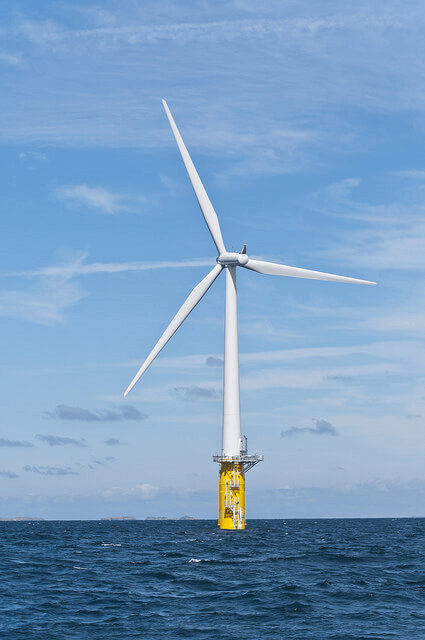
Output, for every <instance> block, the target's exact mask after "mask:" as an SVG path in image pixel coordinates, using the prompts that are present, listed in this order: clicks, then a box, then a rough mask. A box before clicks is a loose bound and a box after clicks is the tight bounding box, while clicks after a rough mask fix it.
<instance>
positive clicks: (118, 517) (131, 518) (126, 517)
mask: <svg viewBox="0 0 425 640" xmlns="http://www.w3.org/2000/svg"><path fill="white" fill-rule="evenodd" d="M136 519H137V518H135V517H134V516H111V517H110V518H101V520H136Z"/></svg>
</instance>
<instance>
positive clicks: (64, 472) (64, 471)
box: [24, 464, 78, 476]
mask: <svg viewBox="0 0 425 640" xmlns="http://www.w3.org/2000/svg"><path fill="white" fill-rule="evenodd" d="M24 469H25V471H30V472H31V473H37V474H39V475H41V476H77V475H78V471H74V469H71V467H49V466H47V467H44V466H42V467H36V466H32V465H29V464H27V465H25V467H24Z"/></svg>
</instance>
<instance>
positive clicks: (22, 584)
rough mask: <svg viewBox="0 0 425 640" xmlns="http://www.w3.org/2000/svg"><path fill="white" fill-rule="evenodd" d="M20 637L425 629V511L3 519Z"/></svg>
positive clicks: (1, 535) (6, 631)
mask: <svg viewBox="0 0 425 640" xmlns="http://www.w3.org/2000/svg"><path fill="white" fill-rule="evenodd" d="M0 558H1V574H0V577H1V582H0V593H1V597H0V637H1V638H7V640H18V639H19V640H20V639H22V640H23V639H25V640H33V639H35V638H37V640H38V639H42V640H53V639H54V640H62V639H68V638H82V639H84V638H87V639H93V640H94V639H96V640H97V639H100V638H102V639H103V640H115V639H118V638H119V639H120V640H129V639H131V638H145V639H147V640H150V639H151V638H152V639H154V638H196V639H199V640H203V639H211V640H212V639H214V640H221V639H223V640H224V639H226V640H232V639H233V638H234V639H236V638H237V639H238V640H242V639H249V640H251V639H252V640H260V639H261V640H275V639H276V640H286V639H293V638H294V639H295V638H296V639H297V640H307V639H312V640H313V639H314V640H320V639H322V638H323V639H324V638H326V639H327V640H351V639H356V640H360V639H363V638H368V639H369V638H370V639H372V638H373V639H378V638H379V639H380V640H382V639H385V640H387V639H390V638H397V639H398V640H404V639H406V640H407V639H409V640H410V639H416V638H420V639H421V640H423V639H424V638H425V519H396V520H385V519H382V520H317V521H314V520H288V521H282V520H257V521H255V520H251V521H250V522H249V528H247V529H246V530H245V531H236V532H233V531H220V530H219V529H217V525H216V523H215V522H213V521H205V520H204V521H202V520H200V521H191V522H183V521H180V522H146V521H139V522H119V521H115V522H114V521H101V522H1V523H0Z"/></svg>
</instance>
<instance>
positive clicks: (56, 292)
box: [0, 257, 87, 325]
mask: <svg viewBox="0 0 425 640" xmlns="http://www.w3.org/2000/svg"><path fill="white" fill-rule="evenodd" d="M82 260H83V257H79V258H77V259H76V260H75V261H74V262H73V263H71V264H68V265H66V267H65V268H62V269H61V270H59V271H58V272H56V273H50V274H49V273H44V274H40V275H38V274H37V276H36V277H35V282H34V283H33V284H32V286H30V287H29V288H27V289H19V290H17V289H15V290H10V289H9V290H6V289H3V290H1V291H0V316H5V317H9V318H16V319H19V320H27V321H29V322H35V323H37V324H44V325H54V324H57V323H59V322H63V321H64V320H65V311H66V310H67V309H68V308H69V307H71V306H73V305H74V304H76V303H77V302H79V301H80V300H82V299H83V298H84V297H85V296H86V295H87V293H86V292H85V291H84V290H83V289H82V288H81V287H79V286H78V285H77V284H76V283H75V282H73V280H72V279H73V277H74V276H75V273H76V270H77V269H78V267H79V265H80V264H81V261H82Z"/></svg>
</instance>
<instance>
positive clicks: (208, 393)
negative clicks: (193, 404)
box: [174, 384, 218, 400]
mask: <svg viewBox="0 0 425 640" xmlns="http://www.w3.org/2000/svg"><path fill="white" fill-rule="evenodd" d="M174 391H177V392H178V393H181V394H183V395H184V396H185V397H186V398H189V399H190V400H195V399H201V400H211V399H214V400H215V399H216V398H218V394H217V391H215V390H214V389H206V388H205V387H198V386H197V385H194V384H192V385H189V386H187V387H174Z"/></svg>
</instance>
